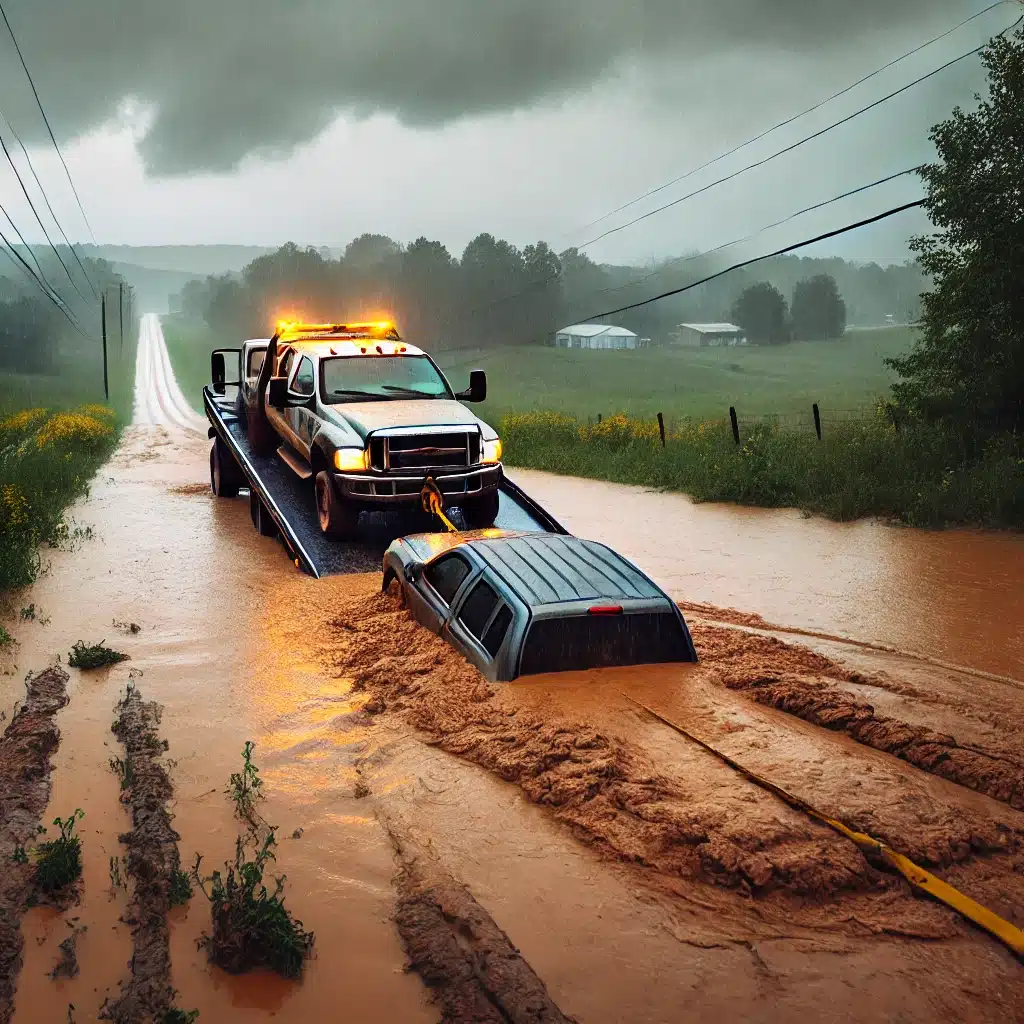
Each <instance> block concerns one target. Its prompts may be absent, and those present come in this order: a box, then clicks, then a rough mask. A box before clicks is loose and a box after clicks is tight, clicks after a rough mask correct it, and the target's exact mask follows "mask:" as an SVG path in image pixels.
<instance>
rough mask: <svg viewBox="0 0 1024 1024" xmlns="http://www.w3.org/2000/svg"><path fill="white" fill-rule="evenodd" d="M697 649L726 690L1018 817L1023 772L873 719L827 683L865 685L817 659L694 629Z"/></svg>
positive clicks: (763, 640) (775, 644)
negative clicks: (841, 734) (990, 800)
mask: <svg viewBox="0 0 1024 1024" xmlns="http://www.w3.org/2000/svg"><path fill="white" fill-rule="evenodd" d="M697 635H698V636H699V638H700V644H699V647H700V650H701V653H702V655H703V656H704V657H705V662H706V663H709V664H712V665H713V666H714V668H715V670H716V671H717V672H718V673H719V675H720V677H721V680H722V682H723V683H724V684H725V685H726V686H727V687H728V688H729V689H730V690H735V691H737V692H741V693H743V694H745V695H746V696H748V697H751V698H752V699H754V700H755V701H757V702H758V703H759V704H764V705H766V706H767V707H773V708H776V709H777V710H779V711H785V712H786V713H787V714H790V715H794V716H795V717H797V718H801V719H803V720H804V721H805V722H810V723H811V724H812V725H817V726H820V727H822V728H824V729H830V730H832V731H834V732H844V733H846V735H848V736H850V737H851V738H852V739H854V740H856V741H857V742H858V743H863V744H864V745H865V746H869V747H874V748H875V749H876V750H881V751H884V752H885V753H887V754H893V755H894V756H896V757H898V758H900V759H901V760H903V761H906V762H907V763H908V764H912V765H914V767H916V768H920V769H922V770H923V771H926V772H930V773H931V774H933V775H938V776H940V777H942V778H944V779H948V780H949V781H950V782H955V783H956V784H957V785H960V786H965V787H966V788H968V789H973V790H974V791H975V792H978V793H984V794H985V795H986V796H990V797H992V798H993V799H995V800H1000V801H1002V802H1003V803H1007V804H1009V805H1010V806H1011V807H1013V808H1014V809H1015V810H1024V767H1022V766H1021V764H1020V762H1019V761H1016V760H1015V759H1012V758H1008V757H1005V756H1003V755H1001V754H999V753H996V752H995V751H987V750H985V749H984V748H981V747H978V746H974V745H972V746H966V745H964V744H961V743H958V742H957V740H956V739H955V737H953V736H949V735H945V734H943V733H939V732H936V731H935V730H934V729H929V728H928V727H927V726H923V725H911V724H909V723H908V722H904V721H901V720H900V719H897V718H890V717H888V716H885V715H876V714H875V710H874V708H873V707H872V706H871V705H870V704H868V703H867V702H866V701H862V700H858V699H857V698H856V697H854V696H852V695H851V694H849V693H847V692H846V691H844V690H842V689H840V688H839V687H837V686H834V685H832V683H831V682H830V680H837V681H840V682H852V683H868V684H869V685H870V684H872V683H873V679H872V678H871V677H867V676H864V675H862V674H861V673H858V672H850V671H848V670H846V669H843V668H842V667H840V666H838V665H836V664H835V663H834V662H831V661H829V660H828V659H827V658H825V657H824V656H823V655H820V654H816V653H814V652H813V651H808V650H807V649H806V648H802V647H797V646H791V645H789V644H785V643H783V642H782V641H781V640H776V639H775V638H774V637H763V636H756V635H750V634H744V633H738V632H736V631H735V630H731V629H721V628H716V627H713V626H703V627H700V628H699V630H698V632H697Z"/></svg>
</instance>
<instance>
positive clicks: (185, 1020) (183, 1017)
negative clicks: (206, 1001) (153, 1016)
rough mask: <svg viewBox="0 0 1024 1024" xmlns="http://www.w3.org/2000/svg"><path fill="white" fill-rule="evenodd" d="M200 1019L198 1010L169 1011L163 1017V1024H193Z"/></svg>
mask: <svg viewBox="0 0 1024 1024" xmlns="http://www.w3.org/2000/svg"><path fill="white" fill-rule="evenodd" d="M198 1019H199V1011H198V1010H177V1009H175V1010H168V1011H167V1012H166V1013H165V1014H164V1015H163V1021H162V1024H193V1022H194V1021H197V1020H198Z"/></svg>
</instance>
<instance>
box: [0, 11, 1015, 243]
mask: <svg viewBox="0 0 1024 1024" xmlns="http://www.w3.org/2000/svg"><path fill="white" fill-rule="evenodd" d="M985 6H987V4H986V3H984V2H975V0H859V2H856V3H851V2H849V0H632V2H629V0H372V2H370V0H291V2H287V3H286V2H283V0H172V2H168V0H162V2H158V0H91V2H89V3H81V2H79V3H73V4H70V3H67V0H6V3H5V7H6V9H7V12H8V15H9V18H10V21H11V24H12V26H13V28H14V31H15V32H16V33H17V35H18V37H19V41H20V42H21V45H22V49H23V52H24V54H25V57H26V60H27V61H28V63H29V66H30V69H31V70H32V72H33V73H34V75H35V78H36V82H37V85H38V88H39V92H40V95H41V97H42V100H43V103H44V106H45V107H46V110H47V112H48V113H49V114H50V116H51V120H52V122H53V126H54V129H55V131H56V132H57V136H58V139H59V140H60V142H61V144H62V147H63V149H64V153H65V156H66V158H67V161H68V164H69V166H70V168H71V172H72V175H73V177H74V179H75V182H76V184H77V186H78V189H79V192H80V194H81V197H82V200H83V203H84V205H85V208H86V212H87V213H88V216H89V218H90V220H91V222H92V227H93V229H94V232H95V236H96V239H97V240H98V241H100V242H110V243H121V244H169V243H175V244H185V243H192V244H194V243H215V242H235V243H246V244H278V243H281V242H284V241H287V240H294V241H296V242H299V243H302V244H316V245H325V244H326V245H339V244H344V243H345V242H347V241H348V240H349V239H351V238H352V237H354V236H356V235H358V234H360V233H362V232H364V231H375V232H383V233H387V234H390V235H391V236H392V237H394V238H396V239H398V240H400V241H410V240H411V239H413V238H415V237H417V236H418V235H426V236H428V237H431V238H439V239H440V240H441V241H443V242H444V243H445V244H446V245H448V247H449V248H450V249H451V250H452V252H453V253H455V254H456V255H458V254H459V253H460V252H461V250H462V248H463V246H464V245H465V243H466V242H467V241H468V240H469V239H470V238H471V237H473V236H474V235H475V234H477V233H478V232H480V231H491V232H493V233H494V234H496V235H499V236H503V237H506V238H509V239H510V240H512V241H514V242H516V243H517V244H520V245H522V244H525V243H527V242H530V241H534V240H536V239H538V238H544V239H547V240H548V241H550V242H551V243H552V244H553V245H554V246H555V247H556V248H558V249H561V248H564V247H566V246H568V245H571V244H579V243H582V242H585V241H587V240H589V239H590V238H593V237H594V236H595V235H597V234H600V233H601V231H603V230H606V229H608V228H610V227H614V226H616V225H617V224H620V223H622V222H623V221H625V220H628V219H630V218H631V217H633V216H636V215H637V214H639V213H642V212H644V211H645V210H648V209H651V208H652V207H654V206H657V205H661V204H662V203H664V202H666V201H670V200H672V199H675V198H678V197H679V196H682V195H684V194H685V193H686V192H688V191H692V190H693V189H694V188H695V187H699V186H701V185H703V184H706V183H708V182H710V181H712V180H714V178H717V177H721V176H722V175H723V174H725V173H729V172H730V171H732V170H736V169H738V168H740V167H742V166H743V165H744V164H746V163H749V162H751V161H752V160H755V159H759V158H761V157H763V156H766V155H768V154H769V153H771V152H772V151H773V150H775V149H777V148H780V147H781V146H783V145H785V144H788V143H790V142H793V141H795V140H797V139H798V138H800V137H801V136H803V135H805V134H808V133H809V132H810V131H814V130H816V129H818V128H820V127H824V126H825V125H827V124H829V123H831V122H832V121H835V120H838V119H839V118H840V117H843V116H844V115H846V114H848V113H851V112H852V111H854V110H856V109H857V108H858V107H860V106H863V105H865V104H867V103H868V102H870V101H871V100H873V99H875V98H877V97H880V96H882V95H884V94H885V93H887V92H889V91H891V90H893V89H896V88H898V87H899V86H901V85H903V84H905V83H907V82H909V81H911V80H912V79H913V78H915V77H917V76H918V75H920V74H923V73H925V72H927V71H929V70H931V69H933V68H936V67H938V66H939V65H941V64H942V63H944V62H945V61H947V60H950V59H951V58H953V57H955V56H957V55H959V54H960V53H963V52H964V51H966V50H969V49H970V48H972V47H973V46H976V45H978V44H979V43H980V42H982V41H984V40H985V39H987V38H988V37H989V36H991V35H992V34H993V33H994V32H997V31H999V30H1001V29H1002V28H1004V27H1005V26H1006V25H1007V24H1009V23H1010V22H1011V21H1012V20H1013V18H1014V17H1016V16H1017V14H1018V13H1019V12H1020V8H1019V6H1018V5H1014V4H1011V3H1004V4H1003V5H1002V6H1001V7H999V8H997V9H996V10H994V11H992V12H990V13H988V14H986V15H985V16H983V17H981V18H978V19H977V20H976V21H974V22H972V23H971V24H970V25H968V26H966V27H964V28H962V29H960V30H959V31H957V32H956V33H954V34H953V35H951V36H950V37H949V38H947V39H945V40H943V41H941V42H940V43H937V44H936V45H934V46H931V47H929V48H927V49H926V50H925V51H923V52H922V53H921V54H919V55H917V56H916V57H914V58H912V59H910V60H907V61H904V62H903V63H901V64H900V65H898V66H897V67H896V68H894V69H892V70H890V71H888V72H886V73H885V74H884V75H882V76H879V77H877V78H875V79H874V80H872V81H871V82H870V83H867V84H866V85H864V86H862V87H860V88H858V89H857V90H855V91H854V92H852V93H851V94H849V95H847V96H844V97H843V98H842V99H840V100H838V101H836V102H834V103H830V104H828V105H827V106H826V107H824V108H823V109H822V110H821V111H819V112H817V113H815V114H814V115H812V116H810V117H807V118H803V119H801V120H800V121H798V122H797V123H796V124H794V125H791V126H789V127H788V128H786V129H784V130H782V131H780V132H776V133H773V134H772V135H770V136H769V137H768V138H767V139H765V140H763V141H762V142H760V143H758V144H757V145H756V146H752V147H749V148H748V149H745V150H744V151H743V152H742V153H740V154H737V155H736V156H734V157H731V158H730V159H729V160H727V161H723V162H722V163H720V164H717V165H716V166H715V167H714V168H711V169H709V170H708V171H706V172H702V173H701V174H700V175H697V176H695V177H693V178H691V179H689V180H687V181H686V182H682V183H680V184H679V185H677V186H674V187H673V188H670V189H666V190H665V191H663V192H661V193H659V194H658V195H657V196H655V197H652V198H651V199H650V200H648V201H646V202H644V203H641V204H638V205H636V206H634V207H631V208H630V209H629V210H628V211H625V212H623V213H622V214H619V215H617V216H616V217H613V218H611V219H609V220H606V221H603V222H602V223H601V224H600V225H599V226H597V227H591V228H589V229H588V228H586V227H585V226H586V225H587V224H588V222H591V221H594V220H595V219H596V218H598V217H600V216H601V215H602V214H605V213H607V212H608V211H610V210H612V209H614V208H615V207H618V206H620V205H622V204H623V203H626V202H628V201H629V200H630V199H632V198H633V197H635V196H638V195H640V194H642V193H643V192H645V191H647V190H648V189H650V188H653V187H655V186H657V185H660V184H661V183H663V182H665V181H667V180H669V179H671V178H674V177H676V176H678V175H681V174H683V173H685V172H686V171H687V170H689V169H690V168H692V167H695V166H697V165H698V164H700V163H702V162H704V161H705V160H707V159H709V158H710V157H713V156H715V155H716V154H718V153H720V152H722V151H724V150H726V149H729V148H730V147H732V146H734V145H736V144H738V143H740V142H742V141H743V140H744V139H746V138H749V137H750V136H752V135H754V134H756V133H757V132H759V131H761V130H763V129H764V128H766V127H769V126H770V125H771V124H773V123H775V122H777V121H779V120H781V119H783V118H785V117H787V116H789V115H791V114H793V113H795V112H797V111H799V110H801V109H803V108H804V107H806V106H809V105H810V104H812V103H814V102H816V101H818V100H820V99H823V98H824V97H826V96H828V95H829V94H830V93H832V92H834V91H836V90H837V89H839V88H842V87H843V86H845V85H847V84H849V83H850V82H852V81H853V80H855V79H857V78H859V77H861V76H862V75H864V74H866V73H867V72H869V71H871V70H874V69H875V68H876V67H879V66H880V65H882V64H884V63H885V62H886V61H888V60H890V59H892V58H894V57H897V56H899V54H901V53H903V52H904V51H906V50H908V49H910V48H911V47H913V46H915V45H917V44H919V43H921V42H924V41H925V40H927V39H928V38H930V37H931V36H933V35H936V34H937V33H939V32H942V31H944V30H946V29H947V28H950V27H952V26H953V25H954V24H956V23H957V22H958V21H960V20H962V19H963V18H966V17H968V16H969V15H971V14H973V13H975V12H976V11H980V10H981V9H982V8H984V7H985ZM982 82H983V78H982V75H981V73H980V69H979V65H978V62H977V59H976V58H972V59H970V60H968V61H963V62H961V63H960V64H958V65H957V66H955V67H954V68H951V69H950V70H948V71H946V72H944V73H943V74H941V75H939V76H936V77H935V78H933V79H932V80H931V81H930V82H929V83H926V84H925V85H922V86H918V87H916V88H915V89H913V90H911V91H910V92H908V93H906V94H904V95H903V96H901V97H899V98H898V99H897V100H894V101H892V102H890V103H887V104H885V105H884V106H883V107H881V108H879V109H878V110H876V111H874V112H872V113H871V114H869V115H866V116H864V117H861V118H858V119H857V120H855V121H854V122H852V123H851V124H850V125H847V126H844V127H843V128H840V129H837V130H836V131H834V132H831V133H829V134H827V135H825V136H824V137H823V138H822V139H820V140H818V141H816V142H814V143H812V144H809V145H806V146H803V147H801V148H799V149H797V150H795V151H794V152H793V153H792V154H789V155H787V156H786V157H783V158H780V159H779V160H777V161H774V162H773V163H771V164H769V165H768V166H766V167H764V168H761V169H757V170H753V171H750V172H749V173H746V174H743V175H740V176H739V177H738V178H737V179H736V180H735V181H733V182H730V183H729V184H727V185H724V186H721V187H717V188H714V189H712V190H711V191H709V192H708V193H706V194H705V195H702V196H701V197H699V198H697V199H695V200H693V201H688V202H684V203H681V204H679V205H678V206H677V207H675V208H673V209H672V210H671V211H669V212H666V213H663V214H659V215H657V216H654V217H651V218H649V219H648V220H646V221H644V222H643V223H641V224H638V225H636V226H634V227H632V228H629V229H627V230H624V231H621V232H618V233H617V234H614V235H612V236H610V237H608V238H606V239H603V240H602V241H600V242H599V243H597V244H596V245H594V246H593V247H591V248H590V249H589V250H588V251H589V252H590V253H591V255H592V256H594V258H597V259H602V260H614V261H621V262H627V261H628V262H633V261H639V260H645V259H649V258H652V257H662V256H666V255H677V254H678V253H680V252H683V251H685V250H692V249H707V248H710V247H712V246H716V245H719V244H721V243H723V242H726V241H729V240H731V239H734V238H739V237H742V236H744V235H747V234H749V233H751V232H753V231H756V230H757V229H759V228H761V227H763V226H765V225H767V224H769V223H771V222H772V221H775V220H778V219H779V218H781V217H785V216H787V215H788V214H790V213H792V212H794V211H796V210H798V209H800V208H802V207H804V206H807V205H810V204H811V203H814V202H818V201H820V200H824V199H828V198H830V197H832V196H834V195H837V194H839V193H841V192H844V191H847V190H849V189H852V188H855V187H857V186H859V185H861V184H864V183H867V182H870V181H872V180H874V179H877V178H880V177H882V176H884V175H886V174H889V173H893V172H896V171H900V170H903V169H904V168H907V167H911V166H913V165H915V164H916V163H920V162H921V161H922V160H925V159H927V158H928V157H929V156H930V154H931V147H930V144H929V143H928V140H927V134H928V129H929V127H930V126H931V125H932V124H933V123H934V122H935V121H936V120H939V119H940V118H942V117H944V116H945V115H946V114H947V113H948V111H949V110H950V109H951V108H952V107H953V106H954V105H955V104H956V103H961V104H965V105H969V104H970V103H971V102H972V93H973V92H974V91H976V90H978V89H980V88H981V87H982ZM0 111H2V112H3V114H4V115H5V116H6V117H7V118H8V119H9V120H10V121H11V122H12V124H13V125H14V127H15V128H16V129H17V130H18V132H19V133H20V134H21V136H22V137H23V138H24V140H25V141H26V143H28V145H29V147H30V149H31V152H32V154H33V158H34V161H35V163H36V168H37V170H38V172H39V174H40V177H41V178H42V180H43V182H44V184H45V185H46V186H47V191H48V192H49V193H50V196H51V200H52V202H53V204H54V208H55V209H56V211H57V213H58V216H59V217H60V219H61V221H62V223H63V224H64V225H65V227H66V229H67V231H68V233H69V234H70V235H71V236H72V237H73V238H81V239H83V240H85V229H84V227H83V225H82V220H81V217H80V215H78V214H77V210H76V207H75V205H74V201H73V199H72V198H71V197H70V192H69V189H68V187H67V184H66V181H62V173H63V172H62V170H61V168H60V165H59V163H58V162H57V160H56V157H55V155H54V154H53V151H52V149H48V148H47V147H48V137H47V135H46V133H45V128H44V127H43V126H42V124H41V122H40V119H39V116H38V113H37V112H36V110H35V108H34V101H33V100H32V95H31V92H30V91H29V89H28V86H27V83H26V82H25V80H24V78H23V76H22V74H21V71H20V66H19V65H18V63H17V58H16V56H15V54H14V52H13V49H12V47H11V44H10V40H9V38H4V35H3V29H2V26H0ZM5 135H6V132H5ZM6 137H8V138H9V136H6ZM15 145H16V144H15ZM14 155H15V157H16V159H18V160H20V155H19V154H18V153H17V151H16V150H15V152H14ZM919 194H920V186H919V184H918V183H917V181H916V179H913V178H904V179H902V180H900V181H896V182H893V183H891V184H889V185H887V186H885V187H882V188H879V189H876V190H873V191H872V192H869V193H867V194H864V195H861V196H858V197H856V198H854V199H850V200H846V201H844V202H843V203H841V204H836V205H835V206H833V207H830V208H829V209H827V210H825V211H820V212H818V213H816V214H812V215H807V216H804V217H802V218H800V219H799V220H796V221H793V222H791V223H789V224H787V225H784V226H782V227H780V228H777V229H774V230H773V231H771V232H768V233H766V234H764V235H762V236H760V237H759V238H758V239H757V240H756V241H755V242H754V243H752V245H753V248H755V249H756V248H762V249H766V248H769V247H770V248H774V247H777V246H779V245H784V244H786V243H788V242H790V241H795V240H797V239H798V238H801V237H805V236H809V235H813V234H815V233H817V232H819V231H823V230H828V229H829V228H831V227H833V226H837V225H839V224H842V223H846V222H849V221H853V220H856V219H858V218H859V217H862V216H867V215H869V214H871V213H873V212H877V211H880V210H882V209H884V208H886V207H887V206H891V205H895V204H897V203H900V202H904V201H907V200H909V199H913V198H916V197H917V196H918V195H919ZM0 197H2V199H0V201H2V202H3V203H4V205H5V207H7V209H8V210H9V211H10V213H11V215H12V216H13V217H14V219H15V220H16V221H17V222H18V224H19V226H23V227H24V229H25V232H26V234H29V235H31V237H32V238H36V237H39V233H38V231H35V232H30V231H29V228H30V224H31V214H30V213H29V211H28V209H27V206H26V205H25V203H24V201H23V199H22V198H21V196H20V192H19V190H18V186H17V182H16V181H15V180H14V178H13V176H12V175H11V174H10V173H9V172H8V173H7V174H3V173H0ZM921 226H922V221H921V220H920V219H919V218H915V217H914V215H908V216H905V217H901V218H897V219H894V220H892V221H889V222H887V223H886V224H885V225H884V226H880V227H877V228H873V229H870V230H868V231H865V232H859V233H857V234H855V235H850V236H846V238H844V239H843V240H842V241H841V242H840V241H837V242H834V243H830V244H828V245H827V246H826V249H827V250H828V251H834V252H840V253H842V254H844V255H852V256H859V257H879V258H885V257H895V256H901V255H903V254H904V253H905V251H906V250H905V239H906V236H907V235H908V234H909V233H911V232H912V231H915V230H919V229H920V228H921ZM747 248H748V249H749V248H750V247H749V246H748V247H747Z"/></svg>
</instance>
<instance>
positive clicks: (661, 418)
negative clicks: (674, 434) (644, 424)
mask: <svg viewBox="0 0 1024 1024" xmlns="http://www.w3.org/2000/svg"><path fill="white" fill-rule="evenodd" d="M658 433H659V434H661V447H662V448H664V447H665V417H664V416H662V415H661V413H660V412H659V413H658Z"/></svg>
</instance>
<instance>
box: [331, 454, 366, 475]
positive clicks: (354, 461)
mask: <svg viewBox="0 0 1024 1024" xmlns="http://www.w3.org/2000/svg"><path fill="white" fill-rule="evenodd" d="M334 468H335V469H337V470H338V471H339V472H341V473H360V472H362V471H363V470H365V469H366V468H367V465H366V450H365V449H364V448H336V449H335V451H334Z"/></svg>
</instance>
